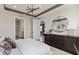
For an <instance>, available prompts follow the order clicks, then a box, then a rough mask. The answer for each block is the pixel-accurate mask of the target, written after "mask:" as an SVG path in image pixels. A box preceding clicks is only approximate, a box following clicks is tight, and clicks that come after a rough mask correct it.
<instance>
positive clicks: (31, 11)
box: [25, 4, 40, 15]
mask: <svg viewBox="0 0 79 59" xmlns="http://www.w3.org/2000/svg"><path fill="white" fill-rule="evenodd" d="M39 8H40V7H39V6H38V7H36V6H34V5H33V4H30V5H27V6H26V9H25V10H26V11H27V13H28V14H32V15H34V11H36V10H38V9H39Z"/></svg>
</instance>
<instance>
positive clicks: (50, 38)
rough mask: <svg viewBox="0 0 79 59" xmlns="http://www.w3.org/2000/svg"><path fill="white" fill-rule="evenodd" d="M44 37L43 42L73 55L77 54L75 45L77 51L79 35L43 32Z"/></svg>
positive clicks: (78, 48)
mask: <svg viewBox="0 0 79 59" xmlns="http://www.w3.org/2000/svg"><path fill="white" fill-rule="evenodd" d="M44 37H45V43H46V44H48V45H50V46H52V47H55V48H58V49H61V50H63V51H66V52H69V53H71V54H74V55H77V51H76V49H75V47H76V48H77V50H78V51H79V37H73V36H65V35H55V34H44Z"/></svg>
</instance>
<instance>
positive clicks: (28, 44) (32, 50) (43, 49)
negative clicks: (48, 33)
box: [12, 39, 50, 55]
mask: <svg viewBox="0 0 79 59" xmlns="http://www.w3.org/2000/svg"><path fill="white" fill-rule="evenodd" d="M16 44H17V46H18V48H17V49H14V50H13V53H12V54H14V55H16V54H23V55H45V54H48V53H49V51H50V48H49V46H48V45H46V44H44V43H41V42H39V41H36V40H34V39H19V40H16Z"/></svg>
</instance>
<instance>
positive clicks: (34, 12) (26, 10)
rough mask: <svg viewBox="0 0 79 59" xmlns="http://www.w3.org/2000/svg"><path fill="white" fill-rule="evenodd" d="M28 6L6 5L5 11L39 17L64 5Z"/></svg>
mask: <svg viewBox="0 0 79 59" xmlns="http://www.w3.org/2000/svg"><path fill="white" fill-rule="evenodd" d="M28 5H29V4H5V5H4V9H5V10H8V11H12V12H16V13H20V14H25V15H28V16H33V17H38V16H40V15H42V14H44V13H46V12H48V11H51V10H53V9H55V8H57V7H60V6H62V5H63V4H33V6H32V7H30V6H29V7H28ZM30 5H32V4H30Z"/></svg>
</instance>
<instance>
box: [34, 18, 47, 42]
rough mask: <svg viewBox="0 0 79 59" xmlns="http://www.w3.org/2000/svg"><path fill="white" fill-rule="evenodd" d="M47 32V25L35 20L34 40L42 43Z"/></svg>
mask: <svg viewBox="0 0 79 59" xmlns="http://www.w3.org/2000/svg"><path fill="white" fill-rule="evenodd" d="M44 31H45V23H44V21H42V20H40V19H33V39H36V40H38V41H40V38H41V37H42V36H43V33H44Z"/></svg>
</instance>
